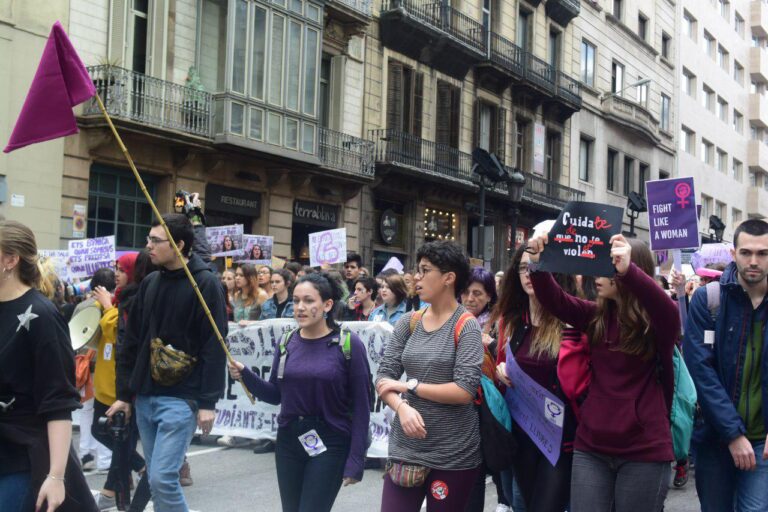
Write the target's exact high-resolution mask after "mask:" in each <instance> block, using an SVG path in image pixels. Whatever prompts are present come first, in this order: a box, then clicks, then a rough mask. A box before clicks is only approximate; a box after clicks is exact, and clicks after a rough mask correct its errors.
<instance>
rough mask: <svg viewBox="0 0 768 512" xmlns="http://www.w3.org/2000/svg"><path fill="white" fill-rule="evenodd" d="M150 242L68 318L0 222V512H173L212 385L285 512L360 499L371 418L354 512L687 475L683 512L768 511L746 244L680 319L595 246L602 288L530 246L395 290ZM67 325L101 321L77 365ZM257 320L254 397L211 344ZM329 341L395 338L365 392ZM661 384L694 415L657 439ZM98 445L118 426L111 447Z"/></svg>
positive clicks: (179, 228)
mask: <svg viewBox="0 0 768 512" xmlns="http://www.w3.org/2000/svg"><path fill="white" fill-rule="evenodd" d="M192 220H193V221H194V220H196V219H195V218H193V219H192ZM162 221H163V222H161V221H160V220H159V219H158V220H156V221H155V222H154V223H153V225H152V228H151V229H150V231H149V233H148V236H147V246H146V248H145V249H144V250H142V251H141V252H139V253H129V254H125V255H123V256H121V257H120V258H119V259H118V261H117V262H116V266H115V269H114V271H113V270H111V269H102V270H100V271H98V272H97V273H96V274H95V275H94V276H93V278H92V280H91V289H92V293H91V298H90V299H89V301H90V302H89V303H87V304H80V305H77V306H75V305H74V304H70V303H68V302H67V301H66V300H65V299H64V295H65V294H64V293H63V290H64V288H65V287H64V286H63V285H62V284H61V282H60V281H58V280H57V279H56V277H55V275H53V273H52V271H51V269H50V267H49V266H46V265H41V262H40V261H39V260H38V255H37V254H38V253H37V247H36V243H35V237H34V235H33V233H32V232H31V231H30V230H29V229H28V228H27V227H26V226H24V225H23V224H20V223H18V222H14V221H0V266H1V268H2V272H1V273H2V276H0V511H3V512H16V511H19V512H28V511H30V510H33V509H39V510H47V511H49V512H52V511H53V510H62V511H86V512H87V511H96V510H105V509H107V508H110V507H114V506H115V505H116V504H117V505H118V506H120V505H121V500H122V496H123V494H125V493H126V492H127V493H128V495H129V496H130V490H128V489H124V488H123V482H124V480H125V479H124V476H125V474H126V473H127V474H130V473H131V472H135V473H137V475H138V476H139V483H138V484H137V487H136V490H135V492H134V493H133V499H132V501H131V503H130V510H143V509H144V506H145V505H146V504H147V502H148V501H149V500H150V499H151V500H152V501H153V503H154V509H155V510H156V511H158V512H175V511H187V510H188V507H187V503H186V501H185V498H184V493H183V491H182V484H183V483H185V482H184V481H185V480H186V483H191V479H190V477H189V470H188V465H187V463H186V462H185V453H186V451H187V449H188V447H189V444H190V442H191V441H192V438H193V436H194V434H195V432H196V430H197V429H200V431H202V433H203V434H204V435H207V434H209V433H210V432H211V429H212V426H213V422H214V419H215V408H216V402H217V400H218V399H219V398H221V397H222V396H223V391H224V383H225V372H226V371H227V368H228V369H229V372H230V374H231V377H232V378H234V379H236V380H241V381H242V383H243V384H244V386H245V387H246V388H247V389H248V391H249V392H250V393H252V394H253V396H254V397H255V398H256V399H257V400H261V401H264V402H267V403H270V404H275V405H279V406H280V413H279V416H278V419H277V423H278V428H277V439H276V442H275V443H274V450H275V462H276V472H277V481H278V487H279V492H280V499H281V502H282V509H283V510H284V511H287V512H299V511H300V512H308V511H328V510H331V509H332V507H333V503H334V501H335V499H336V497H337V495H338V493H339V491H340V489H341V487H342V486H347V485H352V484H355V483H356V482H359V481H360V480H362V478H363V474H364V468H365V467H366V458H365V454H366V450H367V447H368V445H369V444H370V430H369V418H370V412H371V410H373V404H374V402H375V401H376V400H381V401H382V402H383V403H384V404H386V406H388V408H389V410H390V411H391V418H392V421H391V432H390V435H389V457H388V459H387V461H386V467H385V477H384V480H383V486H382V493H381V498H380V505H376V506H372V507H371V509H380V510H382V511H384V512H403V511H404V512H407V511H418V510H421V508H422V504H423V503H424V502H425V500H426V509H427V510H428V511H430V512H433V511H434V512H439V511H451V512H464V511H467V512H477V511H481V510H483V507H484V503H483V501H484V496H485V481H486V476H487V475H489V474H490V475H491V477H492V479H493V482H494V484H495V486H496V489H497V496H498V505H497V508H496V510H497V511H508V510H514V511H515V512H520V511H528V512H563V511H566V510H568V511H572V512H595V511H597V512H611V511H616V512H645V511H648V512H656V511H659V510H662V509H663V507H664V501H665V498H666V494H667V489H668V486H669V482H670V481H671V480H672V475H671V472H672V467H673V465H675V466H676V471H677V474H676V477H677V478H676V484H682V483H684V482H682V477H683V476H684V475H685V472H686V471H687V468H688V454H689V453H690V456H691V460H692V461H693V462H694V463H695V469H696V489H697V491H698V496H699V500H700V504H701V509H702V511H704V512H725V511H738V512H751V511H761V512H764V511H766V510H768V447H767V446H766V437H767V435H768V433H767V431H766V425H768V403H767V402H766V401H767V400H768V367H766V365H768V357H764V354H766V351H765V350H764V348H765V346H766V342H768V337H766V326H767V325H768V318H767V317H768V305H767V302H768V300H766V298H767V297H768V223H766V222H764V221H762V220H754V219H753V220H747V221H745V222H743V223H742V224H741V225H740V226H739V227H738V229H737V230H736V232H735V234H734V248H733V251H732V258H733V261H732V262H729V263H728V264H727V265H726V266H724V267H723V268H722V270H721V271H718V270H715V271H713V272H714V273H709V274H707V276H709V277H708V280H709V281H710V282H709V283H708V284H706V285H702V286H700V287H699V288H698V289H695V290H694V289H693V287H692V288H691V289H689V290H687V293H686V294H685V295H686V297H685V298H684V297H682V289H683V287H684V286H685V279H684V278H683V277H682V276H681V275H680V274H679V273H675V272H672V273H671V275H670V277H669V282H668V283H667V282H666V280H665V282H664V283H663V285H660V281H659V279H658V276H657V275H656V268H655V265H656V264H655V260H654V256H653V253H652V252H651V251H650V249H649V248H648V246H647V245H646V244H645V243H644V242H641V241H639V240H637V239H626V238H625V237H624V236H622V235H616V236H614V237H613V238H611V240H610V245H611V251H610V254H611V258H612V263H613V265H614V267H615V274H614V275H613V276H610V277H597V278H592V277H589V276H574V275H567V274H551V273H549V272H545V271H542V270H540V269H539V258H540V255H541V253H542V252H543V251H545V250H546V247H547V243H548V239H547V235H546V233H541V234H536V235H534V236H533V237H532V238H531V239H530V240H528V242H527V243H526V244H524V245H522V246H521V247H519V248H518V249H517V250H515V251H514V253H513V254H512V257H511V263H510V265H509V268H507V269H506V270H505V271H504V272H503V273H501V272H500V273H498V274H496V275H494V274H492V273H491V272H489V271H487V270H485V269H483V268H481V267H476V268H471V267H470V264H469V259H468V258H467V256H466V255H465V253H464V251H463V250H462V249H461V248H460V247H459V246H458V245H456V244H454V243H451V242H442V241H437V242H429V243H426V244H424V245H423V246H422V247H421V248H419V250H418V252H417V254H416V255H415V256H416V257H415V262H416V264H417V266H416V268H415V269H414V270H413V271H412V272H399V271H397V270H394V269H390V270H385V271H384V272H382V273H380V274H378V275H373V274H371V273H370V272H369V271H368V270H367V269H365V268H364V267H363V264H362V263H363V262H362V260H361V258H360V256H359V255H356V254H350V255H349V257H348V259H347V262H346V264H344V269H343V273H342V272H340V271H338V270H333V269H331V268H327V269H321V270H318V269H317V268H311V267H304V266H301V265H300V264H298V263H293V262H289V263H286V265H285V267H284V268H281V269H273V268H270V267H269V266H266V265H252V264H249V263H244V264H241V265H238V266H237V268H227V269H225V270H224V271H223V272H222V273H221V275H217V272H216V271H215V266H214V265H212V264H211V262H210V257H209V254H208V253H207V252H206V250H205V247H204V244H203V243H202V240H201V239H200V238H201V237H200V236H199V229H198V228H199V225H197V224H198V222H194V223H193V222H192V221H191V220H190V218H188V216H186V215H184V214H178V213H172V214H167V215H165V216H164V217H163V219H162ZM163 223H164V225H165V226H167V230H168V232H169V233H170V235H171V236H172V237H173V239H174V240H175V242H176V245H177V246H178V249H179V251H180V253H179V254H177V253H176V252H175V250H174V248H173V247H172V244H171V243H170V241H169V239H168V237H167V234H166V227H164V225H163ZM185 266H186V268H187V269H188V271H189V273H190V274H191V278H192V279H194V282H195V285H196V286H195V287H193V286H191V284H190V277H189V276H188V275H187V270H186V269H185V268H184V267H185ZM718 278H719V279H718ZM702 284H704V283H702ZM670 286H671V287H672V288H676V289H677V290H678V291H681V297H680V300H679V301H675V300H674V299H673V296H674V292H673V291H672V290H669V289H667V288H669V287H670ZM198 292H199V294H200V295H201V296H202V298H203V299H204V301H205V304H206V305H207V308H206V307H203V305H202V304H201V302H200V300H199V297H198ZM87 307H97V308H99V309H100V310H101V320H100V323H99V327H100V334H99V335H98V347H97V348H95V349H86V350H83V351H81V352H82V353H79V354H78V356H77V359H76V358H75V356H74V354H73V351H72V344H71V340H70V336H69V330H68V327H67V321H68V318H71V317H73V316H75V317H76V316H77V315H78V314H79V313H80V312H81V311H82V310H83V309H84V308H87ZM680 308H684V309H685V311H684V312H683V313H684V314H683V315H682V316H681V311H680ZM686 317H687V321H686V322H685V324H684V325H683V323H682V322H681V318H686ZM272 318H294V319H295V322H296V328H295V329H294V330H292V331H290V332H287V333H286V334H285V335H283V337H282V338H281V340H280V342H279V345H278V346H277V347H275V350H274V360H273V364H272V367H271V368H272V369H271V372H270V373H269V376H268V377H265V376H261V375H260V374H257V373H255V372H253V371H252V370H251V369H250V368H248V367H247V366H245V365H244V364H243V363H241V362H239V361H236V360H234V359H231V358H228V357H227V355H226V353H225V351H224V349H223V348H222V345H221V342H220V338H219V334H220V335H222V336H224V337H226V334H227V330H228V323H229V322H236V323H237V324H239V325H241V326H245V325H248V324H250V323H252V322H256V321H259V320H266V319H272ZM342 321H381V322H388V323H390V324H391V325H392V326H393V332H392V336H391V338H390V341H389V343H388V345H387V346H386V349H385V353H384V356H383V360H382V361H381V363H380V366H379V368H378V371H377V373H376V374H375V375H372V374H371V370H370V367H369V363H368V359H367V355H366V348H365V346H364V345H363V343H362V342H361V340H360V338H359V337H358V336H357V335H356V334H354V333H352V332H351V331H349V330H347V329H345V328H342V326H341V323H340V322H342ZM217 331H218V333H217ZM680 353H682V358H681V357H679V354H680ZM512 360H514V364H515V365H516V366H519V368H520V369H521V370H522V371H523V372H524V373H525V374H526V375H527V376H528V377H530V379H532V380H533V381H534V382H535V383H536V384H537V385H538V386H540V387H541V388H544V389H546V390H547V391H549V392H551V393H552V394H554V395H555V396H557V397H558V398H559V399H560V400H561V401H562V403H564V404H565V414H564V420H563V423H562V441H561V446H560V456H559V458H558V459H557V461H556V463H554V464H553V463H551V462H550V460H549V459H548V458H547V457H546V455H545V454H544V453H543V452H542V451H541V450H540V449H539V447H538V446H537V444H536V443H535V442H534V440H533V439H531V438H530V437H529V435H528V434H527V433H526V432H525V431H524V430H523V429H522V428H521V427H520V426H518V425H515V424H514V422H512V423H511V424H509V411H507V410H501V411H499V407H498V403H496V405H495V406H494V405H493V398H494V397H495V396H496V394H498V396H501V395H503V394H504V392H505V390H506V389H507V388H514V387H515V382H514V381H513V380H511V379H510V377H509V375H510V372H509V371H508V368H507V366H508V365H511V364H512ZM91 361H94V363H93V366H94V369H93V373H92V374H91V369H90V366H91ZM681 368H683V369H686V368H687V372H685V374H686V375H687V373H688V372H689V373H690V375H691V377H692V379H693V382H694V383H695V390H696V395H697V401H698V405H697V408H696V413H695V417H693V415H691V417H690V418H689V420H690V421H689V424H690V425H691V426H690V427H689V428H688V431H687V432H684V431H683V432H682V437H680V438H678V435H677V434H676V433H675V432H673V430H674V428H675V425H678V424H682V425H685V422H683V423H679V418H678V419H677V420H678V423H676V421H675V418H674V413H673V411H676V410H677V409H676V403H677V402H676V401H677V399H678V395H679V394H680V393H681V388H680V377H679V376H680V374H681V371H682V370H681ZM478 390H482V392H478ZM81 402H82V403H85V404H88V405H89V409H91V410H92V412H91V413H90V414H92V417H93V419H92V420H90V422H89V423H84V422H81V425H80V432H81V453H80V457H78V456H76V455H75V453H74V451H73V450H71V449H70V445H71V435H72V425H71V413H72V412H73V411H74V410H76V409H78V408H80V407H81ZM501 404H502V409H506V404H504V401H503V400H501ZM491 409H493V410H491ZM488 411H490V414H491V415H490V416H489V414H488ZM678 412H679V411H678ZM505 416H506V418H507V420H506V423H505V421H504V417H505ZM84 417H88V415H87V414H86V415H84ZM102 418H103V419H104V421H99V420H100V419H102ZM105 421H106V423H107V426H109V425H112V426H113V427H115V426H119V425H122V424H124V425H125V428H124V431H125V436H124V438H123V441H124V442H120V443H119V444H118V443H117V442H116V440H115V437H114V436H111V435H110V434H109V432H110V430H109V428H106V429H105ZM694 422H695V427H694V426H693V425H694ZM89 425H92V426H89ZM500 427H501V428H500ZM683 430H685V428H683ZM691 430H693V432H691ZM89 431H90V432H92V434H93V438H94V439H95V440H96V441H97V442H98V443H99V444H101V445H103V447H105V448H108V449H111V450H113V451H112V461H111V463H108V464H109V472H108V475H107V479H106V482H105V484H104V488H103V489H102V490H101V491H100V493H99V494H98V496H97V499H94V498H93V496H92V495H91V492H90V490H89V488H88V485H87V482H86V480H85V478H84V475H83V471H82V468H81V464H82V463H83V462H88V460H89V458H91V457H92V456H91V454H90V453H89V451H90V449H91V448H90V447H89V445H88V443H89V440H88V437H89V436H88V432H89ZM691 435H692V436H693V442H692V443H690V450H689V446H688V443H687V442H686V440H689V439H690V436H691ZM681 439H682V441H681ZM139 440H141V447H142V450H141V451H142V453H141V454H140V453H139V451H137V443H138V441H139ZM219 441H220V443H221V444H225V445H228V446H232V445H235V444H237V442H238V440H237V439H236V438H224V439H220V440H219ZM681 446H682V448H681ZM115 450H117V452H116V451H115ZM681 450H682V456H681V454H680V452H681ZM95 455H96V459H97V460H96V461H95V462H96V463H97V464H99V459H100V458H102V457H100V456H99V453H98V450H97V452H96V453H95ZM83 457H84V458H83ZM105 460H108V455H107V457H106V459H105ZM500 461H504V462H503V463H502V462H500ZM102 464H104V463H102ZM129 481H130V482H131V483H132V482H133V479H129ZM121 509H123V508H122V507H121Z"/></svg>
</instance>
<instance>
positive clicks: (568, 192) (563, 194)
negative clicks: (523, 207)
mask: <svg viewBox="0 0 768 512" xmlns="http://www.w3.org/2000/svg"><path fill="white" fill-rule="evenodd" d="M523 174H524V175H525V188H524V189H523V199H528V200H529V201H531V202H533V203H539V204H545V205H549V206H553V207H556V208H558V209H560V208H562V207H563V206H565V204H566V203H567V202H568V201H583V200H584V197H585V195H586V194H585V193H584V191H582V190H577V189H575V188H571V187H567V186H565V185H561V184H560V183H557V182H556V181H553V180H548V179H547V178H545V177H543V176H539V175H537V174H532V173H530V172H524V173H523Z"/></svg>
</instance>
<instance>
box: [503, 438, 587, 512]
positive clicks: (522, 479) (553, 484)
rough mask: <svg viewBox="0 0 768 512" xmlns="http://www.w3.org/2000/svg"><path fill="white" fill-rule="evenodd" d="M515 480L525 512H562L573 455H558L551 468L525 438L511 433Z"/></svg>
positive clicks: (569, 488)
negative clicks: (514, 442)
mask: <svg viewBox="0 0 768 512" xmlns="http://www.w3.org/2000/svg"><path fill="white" fill-rule="evenodd" d="M515 434H516V437H517V445H518V448H517V450H518V451H517V456H516V457H515V462H514V467H515V478H516V479H517V485H518V486H520V492H521V493H522V494H523V499H524V500H525V510H526V512H562V511H563V510H565V508H566V507H567V506H568V501H569V499H570V495H571V465H572V462H573V453H565V452H561V453H560V458H559V459H557V465H555V466H554V467H553V466H552V464H550V463H549V460H547V458H546V457H545V456H544V454H542V453H541V450H539V449H538V448H537V447H536V445H535V444H533V441H531V438H530V437H528V434H526V433H524V432H521V431H519V430H516V431H515Z"/></svg>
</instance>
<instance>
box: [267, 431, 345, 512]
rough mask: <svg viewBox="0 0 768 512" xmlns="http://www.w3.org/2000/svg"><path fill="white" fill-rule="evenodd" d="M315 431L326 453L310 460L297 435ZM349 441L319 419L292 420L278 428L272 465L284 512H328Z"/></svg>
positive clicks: (341, 474) (339, 480)
mask: <svg viewBox="0 0 768 512" xmlns="http://www.w3.org/2000/svg"><path fill="white" fill-rule="evenodd" d="M312 429H314V430H316V431H317V434H318V436H320V439H321V440H322V441H323V444H324V445H325V447H326V448H327V450H326V451H325V452H323V453H321V454H319V455H315V456H314V457H310V456H309V455H308V454H307V452H306V451H305V450H304V448H303V446H302V444H301V442H299V436H301V435H302V434H306V433H307V432H308V431H310V430H312ZM349 445H350V438H349V436H348V435H345V434H343V433H341V432H337V431H336V430H333V429H332V428H331V427H330V426H329V425H328V424H327V423H325V422H324V421H323V420H322V419H319V418H303V419H296V420H293V421H291V423H289V424H288V425H287V426H285V427H280V428H278V429H277V443H276V444H275V466H276V468H277V485H278V487H279V489H280V501H281V502H282V505H283V512H328V511H330V510H331V507H333V502H334V501H335V500H336V495H337V494H338V493H339V489H340V488H341V481H342V479H343V478H344V466H345V465H346V463H347V456H348V455H349Z"/></svg>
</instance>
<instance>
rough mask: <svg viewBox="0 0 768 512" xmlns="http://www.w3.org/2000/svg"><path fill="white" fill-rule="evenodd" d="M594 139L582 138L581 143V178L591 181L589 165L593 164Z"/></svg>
mask: <svg viewBox="0 0 768 512" xmlns="http://www.w3.org/2000/svg"><path fill="white" fill-rule="evenodd" d="M592 144H593V142H592V140H591V139H586V138H584V137H582V138H581V142H580V144H579V179H580V180H581V181H587V182H588V181H589V167H590V165H591V164H592Z"/></svg>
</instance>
